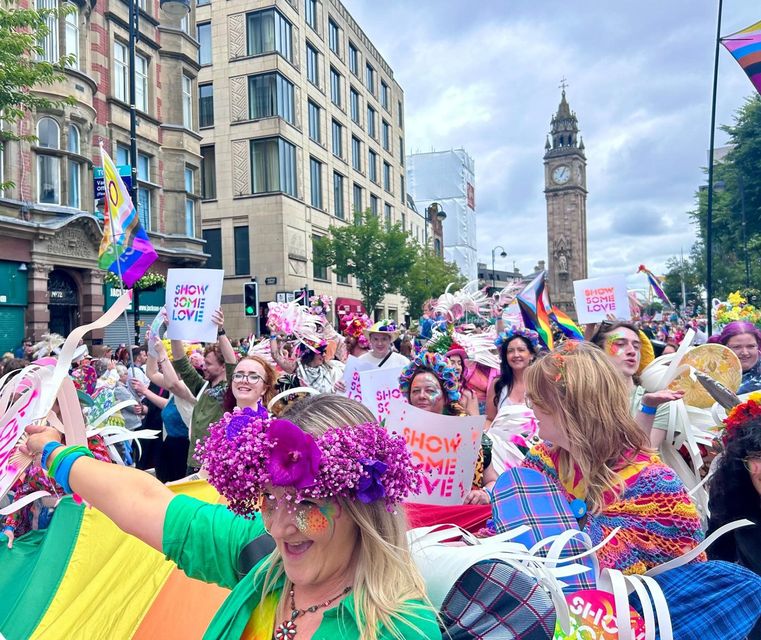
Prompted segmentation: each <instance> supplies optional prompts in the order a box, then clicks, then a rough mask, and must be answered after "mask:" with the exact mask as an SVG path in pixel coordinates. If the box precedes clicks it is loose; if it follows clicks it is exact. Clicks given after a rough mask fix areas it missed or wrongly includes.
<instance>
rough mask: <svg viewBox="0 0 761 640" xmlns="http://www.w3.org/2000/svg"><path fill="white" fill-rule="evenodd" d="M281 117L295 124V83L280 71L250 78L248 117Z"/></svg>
mask: <svg viewBox="0 0 761 640" xmlns="http://www.w3.org/2000/svg"><path fill="white" fill-rule="evenodd" d="M275 116H279V117H281V118H282V119H283V120H285V121H286V122H289V123H291V124H293V123H294V122H295V120H294V116H293V85H292V84H291V83H290V82H288V80H286V79H285V78H284V77H283V76H281V75H280V74H279V73H264V74H261V75H257V76H249V78H248V117H249V118H251V119H252V120H258V119H259V118H272V117H275Z"/></svg>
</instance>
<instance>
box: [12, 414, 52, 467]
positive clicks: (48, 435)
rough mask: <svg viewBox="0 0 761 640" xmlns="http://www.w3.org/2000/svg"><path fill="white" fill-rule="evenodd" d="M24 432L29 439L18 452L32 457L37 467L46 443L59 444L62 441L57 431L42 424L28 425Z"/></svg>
mask: <svg viewBox="0 0 761 640" xmlns="http://www.w3.org/2000/svg"><path fill="white" fill-rule="evenodd" d="M25 431H26V434H27V435H28V436H29V437H28V438H27V439H26V441H25V442H24V444H22V445H21V446H20V447H19V451H21V453H25V454H26V455H28V456H33V457H34V461H35V463H36V464H37V465H39V464H40V458H41V457H42V450H43V449H44V448H45V445H46V444H47V443H48V442H61V441H62V440H63V438H62V436H61V434H60V432H59V431H58V429H54V428H53V427H49V426H47V425H44V424H30V425H28V426H27V428H26V429H25Z"/></svg>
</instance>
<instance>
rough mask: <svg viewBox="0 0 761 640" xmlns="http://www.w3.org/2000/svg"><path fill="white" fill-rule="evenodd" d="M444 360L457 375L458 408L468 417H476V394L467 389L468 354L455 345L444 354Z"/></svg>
mask: <svg viewBox="0 0 761 640" xmlns="http://www.w3.org/2000/svg"><path fill="white" fill-rule="evenodd" d="M445 357H446V359H447V361H448V362H449V366H450V367H452V368H453V369H454V371H455V374H456V375H457V380H458V384H459V391H460V406H462V408H463V410H464V411H465V413H467V414H468V415H469V416H477V415H478V414H479V413H480V411H479V406H478V398H477V397H476V394H475V393H474V392H473V391H472V390H471V389H470V388H469V387H468V367H467V365H468V354H467V352H466V351H465V349H463V348H462V347H460V346H459V345H457V344H454V345H452V346H451V348H450V349H449V351H447V353H446V356H445Z"/></svg>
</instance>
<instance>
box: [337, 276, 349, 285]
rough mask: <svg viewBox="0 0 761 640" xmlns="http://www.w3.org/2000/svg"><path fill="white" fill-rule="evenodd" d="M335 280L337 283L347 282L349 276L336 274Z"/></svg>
mask: <svg viewBox="0 0 761 640" xmlns="http://www.w3.org/2000/svg"><path fill="white" fill-rule="evenodd" d="M336 282H337V283H338V284H349V276H342V275H339V274H336Z"/></svg>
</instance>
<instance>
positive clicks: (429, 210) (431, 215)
mask: <svg viewBox="0 0 761 640" xmlns="http://www.w3.org/2000/svg"><path fill="white" fill-rule="evenodd" d="M434 219H435V220H438V221H439V222H444V220H446V219H447V214H446V213H444V209H442V208H441V205H440V204H439V203H438V202H432V203H431V204H429V205H428V206H427V207H426V208H425V225H423V226H424V227H425V246H426V247H427V246H428V223H429V222H430V223H431V224H432V225H433V221H434Z"/></svg>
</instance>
